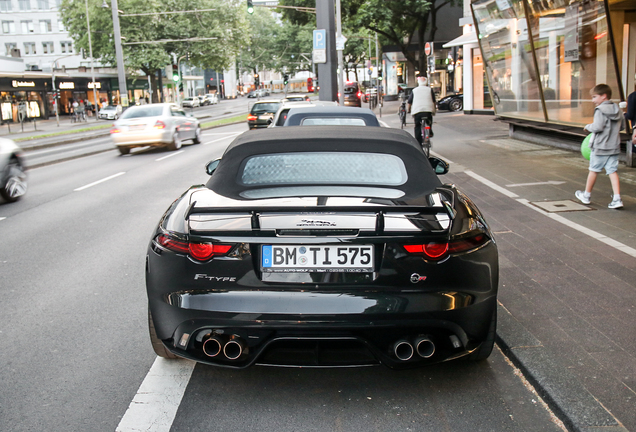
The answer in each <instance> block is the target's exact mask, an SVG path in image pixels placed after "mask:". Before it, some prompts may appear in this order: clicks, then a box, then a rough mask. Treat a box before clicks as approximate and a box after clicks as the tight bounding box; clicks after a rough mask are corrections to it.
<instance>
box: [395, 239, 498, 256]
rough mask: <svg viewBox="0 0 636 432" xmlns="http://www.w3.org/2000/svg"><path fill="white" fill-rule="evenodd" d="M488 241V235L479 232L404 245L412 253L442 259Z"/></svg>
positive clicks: (475, 247)
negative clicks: (445, 239) (452, 238)
mask: <svg viewBox="0 0 636 432" xmlns="http://www.w3.org/2000/svg"><path fill="white" fill-rule="evenodd" d="M487 241H488V236H487V235H485V234H483V233H479V234H476V235H472V236H470V237H462V238H458V239H454V240H451V241H450V242H448V243H446V242H443V243H438V242H430V243H423V244H416V245H404V249H406V251H407V252H408V253H409V254H411V255H417V256H422V257H424V258H426V259H429V260H432V261H440V260H442V259H444V258H446V257H447V256H448V255H453V254H457V253H461V252H468V251H471V250H473V249H477V248H478V247H480V246H482V245H483V244H485V243H486V242H487Z"/></svg>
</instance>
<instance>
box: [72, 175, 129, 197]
mask: <svg viewBox="0 0 636 432" xmlns="http://www.w3.org/2000/svg"><path fill="white" fill-rule="evenodd" d="M124 174H126V173H125V172H120V173H117V174H114V175H112V176H110V177H106V178H103V179H101V180H97V181H96V182H93V183H89V184H87V185H85V186H82V187H78V188H77V189H74V191H75V192H79V191H82V190H84V189H88V188H89V187H93V186H95V185H98V184H100V183H104V182H105V181H108V180H111V179H114V178H115V177H119V176H120V175H124Z"/></svg>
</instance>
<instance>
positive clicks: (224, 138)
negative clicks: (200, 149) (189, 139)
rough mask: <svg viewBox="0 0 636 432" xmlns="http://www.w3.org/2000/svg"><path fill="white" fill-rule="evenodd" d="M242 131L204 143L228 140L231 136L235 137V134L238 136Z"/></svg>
mask: <svg viewBox="0 0 636 432" xmlns="http://www.w3.org/2000/svg"><path fill="white" fill-rule="evenodd" d="M242 133H243V132H238V133H234V135H230V136H226V137H223V138H219V139H216V140H214V141H208V142H206V143H203V145H208V144H212V143H215V142H218V141H223V140H226V139H229V138H234V137H235V136H238V135H240V134H242Z"/></svg>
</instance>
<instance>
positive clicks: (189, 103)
mask: <svg viewBox="0 0 636 432" xmlns="http://www.w3.org/2000/svg"><path fill="white" fill-rule="evenodd" d="M200 105H201V102H200V101H199V98H198V97H197V96H195V97H189V98H185V99H184V100H182V101H181V106H182V107H184V108H185V107H188V108H195V107H198V106H200Z"/></svg>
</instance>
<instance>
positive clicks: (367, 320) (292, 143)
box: [145, 126, 498, 368]
mask: <svg viewBox="0 0 636 432" xmlns="http://www.w3.org/2000/svg"><path fill="white" fill-rule="evenodd" d="M206 170H207V172H208V174H211V177H210V179H209V181H208V182H207V184H206V185H200V186H193V187H191V188H190V189H188V190H187V191H186V192H185V193H184V194H183V195H182V196H181V197H180V198H178V199H177V200H176V201H175V202H174V203H173V204H172V205H171V206H170V208H169V209H168V210H167V211H166V213H165V214H164V216H163V217H162V218H161V220H160V222H159V224H158V226H157V228H156V230H155V233H154V234H153V236H152V238H151V241H150V244H149V247H148V254H147V260H146V265H145V269H146V288H147V293H148V301H149V312H148V313H149V328H150V335H151V342H152V345H153V347H154V349H155V352H156V353H157V354H158V355H160V356H162V357H166V358H176V357H184V358H188V359H191V360H195V361H198V362H202V363H207V364H210V365H216V366H222V367H230V368H245V367H249V366H251V365H277V366H303V367H324V366H330V367H338V366H343V367H344V366H347V367H348V366H367V365H375V364H384V365H387V366H389V367H393V368H408V367H416V366H421V365H426V364H431V363H436V362H441V361H446V360H451V359H455V358H458V357H467V358H469V359H472V360H481V359H484V358H486V357H488V356H489V354H490V352H491V351H492V349H493V344H494V340H495V327H496V315H495V314H496V305H497V285H498V258H497V247H496V244H495V242H494V239H493V237H492V233H491V231H490V229H489V228H488V225H487V223H486V221H485V220H484V217H483V216H482V214H481V213H480V211H479V209H478V208H477V207H476V206H475V204H474V203H473V202H472V201H471V200H470V198H468V197H467V196H466V195H465V194H464V193H463V192H461V191H460V190H458V189H457V188H456V187H455V186H453V185H443V184H442V183H441V182H440V180H439V178H438V177H437V175H436V173H437V174H443V173H445V172H447V171H448V164H446V163H445V162H444V161H442V160H440V159H437V158H431V159H430V160H428V159H426V157H425V156H424V154H423V152H422V151H421V149H420V147H419V145H418V143H417V142H416V141H415V139H414V138H413V137H411V136H410V135H409V134H408V133H406V132H404V131H401V130H395V129H388V128H368V127H365V128H352V127H344V126H332V127H328V128H325V127H312V126H306V127H302V128H295V129H292V128H285V127H283V128H273V129H267V130H263V131H258V132H257V131H250V132H246V133H244V134H242V135H241V136H239V137H237V138H236V139H235V140H234V141H233V142H232V144H230V146H229V147H228V148H227V150H226V151H225V153H224V154H223V157H222V158H221V159H220V160H215V161H213V162H211V163H209V164H208V165H207V168H206Z"/></svg>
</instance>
